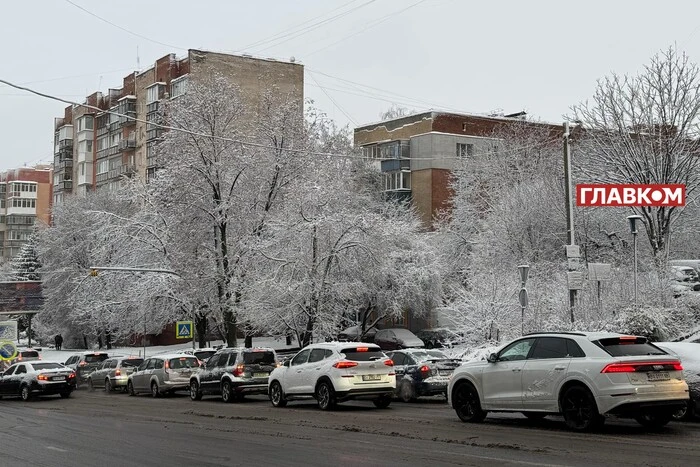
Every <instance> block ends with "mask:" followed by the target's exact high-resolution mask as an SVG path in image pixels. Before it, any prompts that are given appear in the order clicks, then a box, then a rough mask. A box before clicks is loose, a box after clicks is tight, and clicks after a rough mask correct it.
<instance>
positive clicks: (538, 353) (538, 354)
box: [529, 337, 569, 359]
mask: <svg viewBox="0 0 700 467" xmlns="http://www.w3.org/2000/svg"><path fill="white" fill-rule="evenodd" d="M567 357H569V350H568V347H567V345H566V339H562V338H560V337H540V338H539V339H537V343H536V344H535V348H534V349H533V350H532V355H530V357H529V358H530V359H533V358H567Z"/></svg>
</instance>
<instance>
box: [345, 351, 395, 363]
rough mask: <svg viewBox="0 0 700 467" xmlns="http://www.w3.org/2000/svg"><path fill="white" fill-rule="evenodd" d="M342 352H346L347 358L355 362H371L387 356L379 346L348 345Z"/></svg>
mask: <svg viewBox="0 0 700 467" xmlns="http://www.w3.org/2000/svg"><path fill="white" fill-rule="evenodd" d="M340 353H342V354H345V358H346V359H347V360H351V361H354V362H369V361H372V360H380V359H382V358H384V357H385V355H384V353H383V352H382V349H380V348H379V347H347V348H345V349H343V350H341V351H340Z"/></svg>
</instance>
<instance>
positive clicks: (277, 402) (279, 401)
mask: <svg viewBox="0 0 700 467" xmlns="http://www.w3.org/2000/svg"><path fill="white" fill-rule="evenodd" d="M270 402H272V406H273V407H284V406H285V405H287V399H285V398H284V392H283V391H282V385H281V384H280V383H279V381H273V382H272V384H271V385H270Z"/></svg>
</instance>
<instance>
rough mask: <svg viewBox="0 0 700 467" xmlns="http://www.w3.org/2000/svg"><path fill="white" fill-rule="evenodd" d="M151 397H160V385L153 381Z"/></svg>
mask: <svg viewBox="0 0 700 467" xmlns="http://www.w3.org/2000/svg"><path fill="white" fill-rule="evenodd" d="M151 396H153V397H154V398H155V397H160V391H159V390H158V383H156V382H155V381H153V382H152V383H151Z"/></svg>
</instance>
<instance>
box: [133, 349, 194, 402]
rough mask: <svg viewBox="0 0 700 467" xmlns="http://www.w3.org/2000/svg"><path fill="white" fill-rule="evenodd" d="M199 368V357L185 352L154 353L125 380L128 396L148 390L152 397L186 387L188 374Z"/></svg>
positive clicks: (188, 378) (188, 383)
mask: <svg viewBox="0 0 700 467" xmlns="http://www.w3.org/2000/svg"><path fill="white" fill-rule="evenodd" d="M198 369H199V359H197V357H195V356H193V355H187V354H182V353H178V354H165V355H156V356H153V357H150V358H147V359H146V360H144V361H143V363H141V365H139V366H138V368H137V369H136V371H135V372H133V373H132V374H130V375H129V377H128V378H127V380H126V391H127V392H128V393H129V395H130V396H135V395H136V394H139V393H144V392H148V393H150V394H151V396H153V397H160V396H161V395H163V394H165V393H170V394H172V393H173V392H175V391H180V390H185V389H188V388H189V386H190V376H192V373H194V372H195V371H197V370H198Z"/></svg>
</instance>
